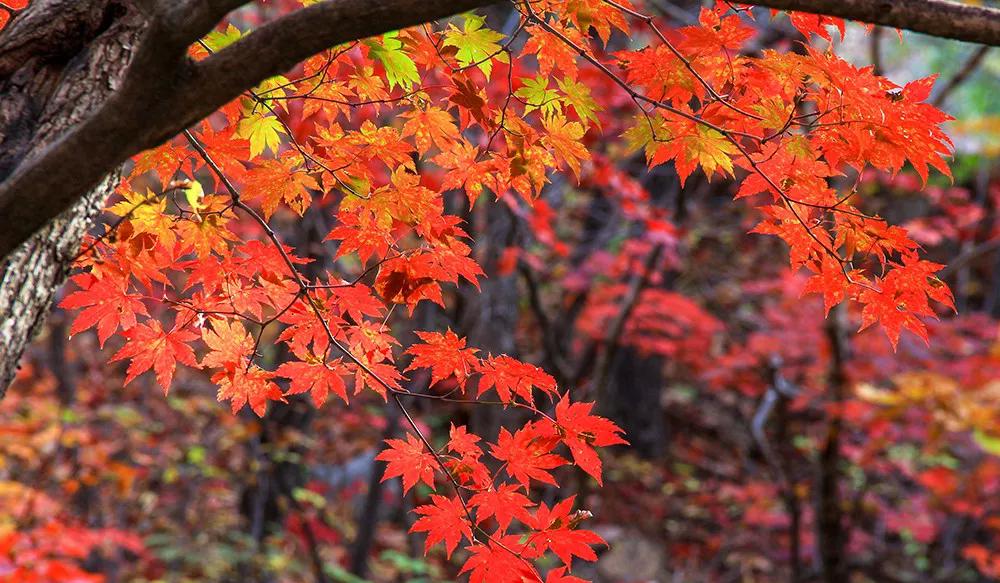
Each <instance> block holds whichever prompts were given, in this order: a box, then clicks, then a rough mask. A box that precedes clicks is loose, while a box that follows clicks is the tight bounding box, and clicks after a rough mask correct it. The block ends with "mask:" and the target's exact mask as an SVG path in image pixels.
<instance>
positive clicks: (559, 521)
mask: <svg viewBox="0 0 1000 583" xmlns="http://www.w3.org/2000/svg"><path fill="white" fill-rule="evenodd" d="M575 499H576V496H570V497H569V498H567V499H565V500H563V501H562V502H560V503H558V504H556V505H555V506H553V507H552V508H551V509H550V508H549V507H548V506H546V505H545V504H540V505H539V506H538V511H537V512H536V513H535V516H534V517H533V519H532V521H531V522H530V524H529V526H531V527H532V528H534V529H535V530H536V531H537V532H535V533H533V534H532V535H531V536H530V537H528V543H527V544H528V545H529V546H531V547H534V548H536V549H538V552H539V553H541V552H544V551H545V550H550V551H552V552H553V553H555V554H556V556H558V557H559V560H561V561H562V562H563V563H564V564H565V565H566V566H570V564H571V563H572V561H573V557H580V558H581V559H583V560H585V561H596V560H597V553H595V552H594V549H592V548H590V547H591V545H606V544H607V543H606V542H605V541H604V539H603V538H601V537H600V536H598V535H597V534H596V533H594V532H592V531H589V530H582V529H576V526H577V524H579V523H580V521H582V520H584V519H585V518H588V517H589V516H590V513H589V512H587V511H579V512H573V513H570V509H571V508H572V507H573V502H574V501H575Z"/></svg>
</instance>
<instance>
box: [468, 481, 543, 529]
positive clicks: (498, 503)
mask: <svg viewBox="0 0 1000 583" xmlns="http://www.w3.org/2000/svg"><path fill="white" fill-rule="evenodd" d="M534 505H535V504H534V502H532V501H531V500H530V499H529V498H528V497H527V496H525V495H524V494H522V493H521V487H520V486H518V485H516V484H500V486H499V487H498V488H496V489H495V490H494V489H491V490H487V491H485V492H480V493H478V494H476V495H475V496H473V497H472V498H469V506H473V507H475V508H476V522H477V523H482V522H485V521H486V520H488V519H489V518H490V517H491V516H492V517H495V518H496V520H497V523H498V524H499V525H500V530H501V531H506V530H507V527H509V526H510V523H511V521H512V520H514V519H515V518H516V519H518V520H520V521H521V522H524V523H527V522H528V521H530V520H531V514H530V513H529V512H528V511H527V510H526V509H527V508H529V507H531V506H534Z"/></svg>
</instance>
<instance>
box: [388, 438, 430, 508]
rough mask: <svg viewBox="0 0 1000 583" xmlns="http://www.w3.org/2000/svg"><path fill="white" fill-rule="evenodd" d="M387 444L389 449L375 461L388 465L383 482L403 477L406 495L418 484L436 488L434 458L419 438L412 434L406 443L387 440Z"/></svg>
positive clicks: (399, 440)
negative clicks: (421, 483)
mask: <svg viewBox="0 0 1000 583" xmlns="http://www.w3.org/2000/svg"><path fill="white" fill-rule="evenodd" d="M385 442H386V444H388V445H389V448H388V449H386V450H384V451H383V452H382V453H380V454H378V455H377V456H375V459H377V460H379V461H382V462H386V463H387V464H388V466H387V467H386V468H385V474H384V475H383V476H382V481H383V482H384V481H386V480H389V479H391V478H395V477H397V476H402V478H403V493H404V494H405V493H406V492H409V491H410V488H412V487H414V486H416V485H417V482H423V483H425V484H427V485H428V486H430V487H432V488H433V487H434V468H435V467H436V463H435V460H434V456H433V455H431V454H430V453H428V452H427V450H426V449H425V448H424V443H423V442H422V441H420V439H419V438H417V437H416V436H414V435H413V434H412V433H410V434H407V435H406V441H403V440H402V439H387V440H385Z"/></svg>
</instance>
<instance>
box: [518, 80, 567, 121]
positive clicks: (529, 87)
mask: <svg viewBox="0 0 1000 583" xmlns="http://www.w3.org/2000/svg"><path fill="white" fill-rule="evenodd" d="M521 81H523V82H524V85H523V86H522V87H520V88H519V89H518V90H517V91H515V92H514V95H516V96H518V97H520V98H521V99H522V100H523V101H524V103H525V106H524V113H531V112H532V111H534V110H536V109H540V110H541V111H542V116H543V117H549V116H550V115H553V114H556V113H562V102H561V101H560V100H559V92H557V91H556V90H555V89H549V78H548V77H546V76H544V75H539V76H538V77H535V78H534V79H527V78H526V79H522V80H521Z"/></svg>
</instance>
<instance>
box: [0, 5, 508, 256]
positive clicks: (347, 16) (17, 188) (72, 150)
mask: <svg viewBox="0 0 1000 583" xmlns="http://www.w3.org/2000/svg"><path fill="white" fill-rule="evenodd" d="M495 1H496V0H381V1H376V0H327V1H326V2H320V3H318V4H314V5H312V6H309V7H307V8H302V9H300V10H297V11H295V12H293V13H291V14H288V15H286V16H284V17H282V18H279V19H277V20H275V21H274V22H271V23H269V24H267V25H265V26H263V27H261V28H260V29H258V30H256V31H255V32H253V33H251V34H249V35H247V36H246V37H244V38H243V39H241V40H240V41H238V42H236V43H234V44H233V45H232V46H230V47H228V48H226V49H225V50H222V51H220V52H219V53H217V54H215V55H213V56H211V57H209V58H208V59H206V60H204V61H202V62H200V63H192V62H191V61H189V60H188V59H187V58H186V57H185V56H184V54H183V49H184V48H186V46H187V44H189V43H191V42H194V41H196V40H197V39H198V38H200V37H201V36H202V35H203V34H204V33H205V32H207V31H208V30H210V29H211V27H212V26H213V25H214V24H215V23H216V22H217V21H218V20H219V19H221V18H222V17H223V16H225V13H226V11H227V10H228V9H230V8H233V7H236V6H238V5H240V4H243V3H245V2H240V1H238V0H200V1H197V0H192V1H191V2H185V3H184V5H185V6H189V5H190V6H192V11H191V12H184V11H178V10H173V9H170V8H163V9H160V10H156V9H154V10H153V11H152V14H151V15H150V18H151V19H152V20H151V21H150V22H149V25H148V27H147V30H146V32H145V34H144V36H143V38H142V40H141V41H140V45H139V48H138V50H137V51H136V55H135V57H134V59H133V60H132V62H131V64H130V65H129V68H128V71H127V73H126V74H125V78H124V80H123V81H122V83H121V86H120V87H118V88H117V90H116V91H115V92H114V93H113V94H112V95H111V96H110V98H109V99H108V100H107V101H105V102H104V103H103V105H101V106H100V107H99V108H98V109H97V110H96V111H94V112H93V113H92V114H91V115H90V117H89V118H88V119H86V120H85V121H84V122H82V123H80V124H78V125H77V126H75V127H74V128H72V129H70V130H68V131H67V132H66V133H65V134H64V135H63V136H61V137H60V138H59V139H58V140H56V141H55V142H53V143H52V144H51V145H49V146H48V147H47V148H45V149H44V150H43V151H40V152H37V153H34V154H33V155H30V156H28V157H27V158H26V159H25V160H22V161H21V163H20V164H19V165H18V166H17V168H16V169H14V171H13V172H11V174H10V175H9V176H7V177H6V179H5V180H4V181H3V182H2V183H0V217H3V218H4V225H3V226H4V228H3V229H0V257H6V256H7V255H8V254H9V253H10V252H11V251H13V250H14V249H16V248H17V246H18V245H20V244H21V243H23V242H24V241H26V240H27V238H28V237H29V236H31V234H32V233H34V232H35V231H37V230H38V229H40V228H41V227H43V226H44V225H45V224H46V223H47V222H48V221H49V220H50V219H52V218H53V217H55V216H57V215H58V214H59V213H60V212H62V211H64V210H65V209H67V208H69V206H70V205H72V204H73V202H74V201H76V200H77V199H78V198H79V197H80V196H81V195H83V193H85V192H87V191H88V190H89V189H90V188H92V187H93V186H94V185H95V184H97V183H98V182H99V181H100V180H101V179H102V178H103V177H104V176H105V175H106V174H107V173H108V172H110V171H111V170H112V169H114V168H116V167H117V166H118V165H119V164H121V163H122V162H124V161H125V160H126V159H128V157H129V156H132V155H134V154H136V153H138V152H141V151H142V150H145V149H148V148H152V147H155V146H157V145H159V144H161V143H163V142H164V141H166V140H168V139H170V138H171V137H173V136H175V135H177V134H178V133H180V132H181V131H183V130H184V129H185V128H187V127H189V126H190V125H192V124H194V123H196V122H198V121H199V120H201V119H204V118H205V117H207V116H208V115H210V114H211V113H212V112H213V111H215V110H216V109H218V108H219V107H221V106H223V105H225V104H226V103H228V102H229V101H231V100H233V99H235V98H237V97H239V95H240V94H241V93H243V92H244V91H246V90H247V89H248V88H250V87H253V86H254V85H256V84H257V83H259V82H261V81H263V80H264V79H266V78H268V77H270V76H273V75H277V74H280V73H283V72H285V71H287V70H288V69H290V68H292V67H293V66H294V65H295V64H296V63H298V62H300V61H302V60H303V59H306V58H308V57H310V56H312V55H314V54H316V53H318V52H320V51H322V50H323V49H326V48H328V47H332V46H335V45H338V44H342V43H345V42H350V41H353V40H358V39H363V38H367V37H371V36H375V35H379V34H383V33H386V32H389V31H393V30H397V29H400V28H406V27H408V26H414V25H417V24H421V23H424V22H429V21H433V20H437V19H440V18H445V17H447V16H451V15H453V14H456V13H460V12H463V11H466V10H471V9H473V8H476V7H479V6H485V5H487V4H493V3H495ZM160 6H165V4H164V3H160ZM194 8H198V10H195V9H194ZM213 20H214V22H213ZM178 24H180V25H182V26H179V27H178V26H177V25H178ZM182 33H183V34H182ZM0 46H2V42H0ZM3 58H4V55H3V54H2V53H0V62H2V61H3Z"/></svg>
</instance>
